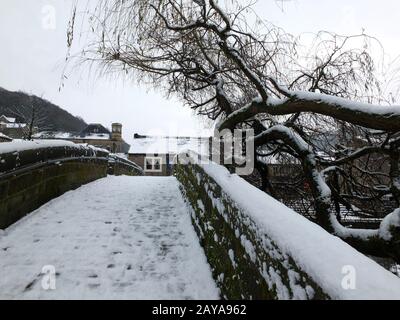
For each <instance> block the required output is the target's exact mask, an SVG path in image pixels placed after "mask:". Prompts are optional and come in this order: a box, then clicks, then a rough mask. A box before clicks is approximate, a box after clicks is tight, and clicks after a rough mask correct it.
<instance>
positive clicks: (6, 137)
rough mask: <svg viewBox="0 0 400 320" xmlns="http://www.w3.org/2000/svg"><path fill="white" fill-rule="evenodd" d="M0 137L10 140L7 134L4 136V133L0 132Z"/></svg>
mask: <svg viewBox="0 0 400 320" xmlns="http://www.w3.org/2000/svg"><path fill="white" fill-rule="evenodd" d="M0 138H1V139H6V140H10V141H11V140H12V139H11V138H10V137H9V136H6V135H5V134H4V133H2V132H0Z"/></svg>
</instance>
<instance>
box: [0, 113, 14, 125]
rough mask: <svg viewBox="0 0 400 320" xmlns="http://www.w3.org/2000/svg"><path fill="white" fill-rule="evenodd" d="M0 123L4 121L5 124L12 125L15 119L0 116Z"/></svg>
mask: <svg viewBox="0 0 400 320" xmlns="http://www.w3.org/2000/svg"><path fill="white" fill-rule="evenodd" d="M1 121H6V122H9V123H14V122H15V121H16V119H15V118H11V117H6V116H5V115H1V116H0V122H1Z"/></svg>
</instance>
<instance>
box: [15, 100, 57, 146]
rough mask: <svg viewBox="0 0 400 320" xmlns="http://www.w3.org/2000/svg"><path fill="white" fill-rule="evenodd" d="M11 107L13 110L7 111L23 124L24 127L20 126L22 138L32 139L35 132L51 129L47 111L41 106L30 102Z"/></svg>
mask: <svg viewBox="0 0 400 320" xmlns="http://www.w3.org/2000/svg"><path fill="white" fill-rule="evenodd" d="M13 109H14V111H12V110H10V111H9V112H10V114H12V115H14V116H16V117H17V119H18V120H19V122H21V123H23V124H24V127H22V128H21V129H22V132H23V139H25V140H32V138H33V135H34V134H35V133H37V132H39V131H46V130H51V129H52V127H51V126H50V125H49V118H48V116H47V113H46V111H45V110H44V109H43V108H42V107H41V106H37V105H35V104H34V103H32V104H30V105H21V106H19V107H18V108H13Z"/></svg>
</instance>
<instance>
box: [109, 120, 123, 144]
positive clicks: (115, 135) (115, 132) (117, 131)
mask: <svg viewBox="0 0 400 320" xmlns="http://www.w3.org/2000/svg"><path fill="white" fill-rule="evenodd" d="M111 127H112V131H111V139H112V140H117V141H121V140H122V124H120V123H113V124H112V125H111Z"/></svg>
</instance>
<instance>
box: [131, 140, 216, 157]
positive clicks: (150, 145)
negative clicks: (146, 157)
mask: <svg viewBox="0 0 400 320" xmlns="http://www.w3.org/2000/svg"><path fill="white" fill-rule="evenodd" d="M186 150H192V151H195V152H197V153H199V154H209V139H208V138H197V137H154V136H153V137H140V138H135V139H133V141H132V143H131V148H130V150H129V154H178V153H180V152H183V151H186Z"/></svg>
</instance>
